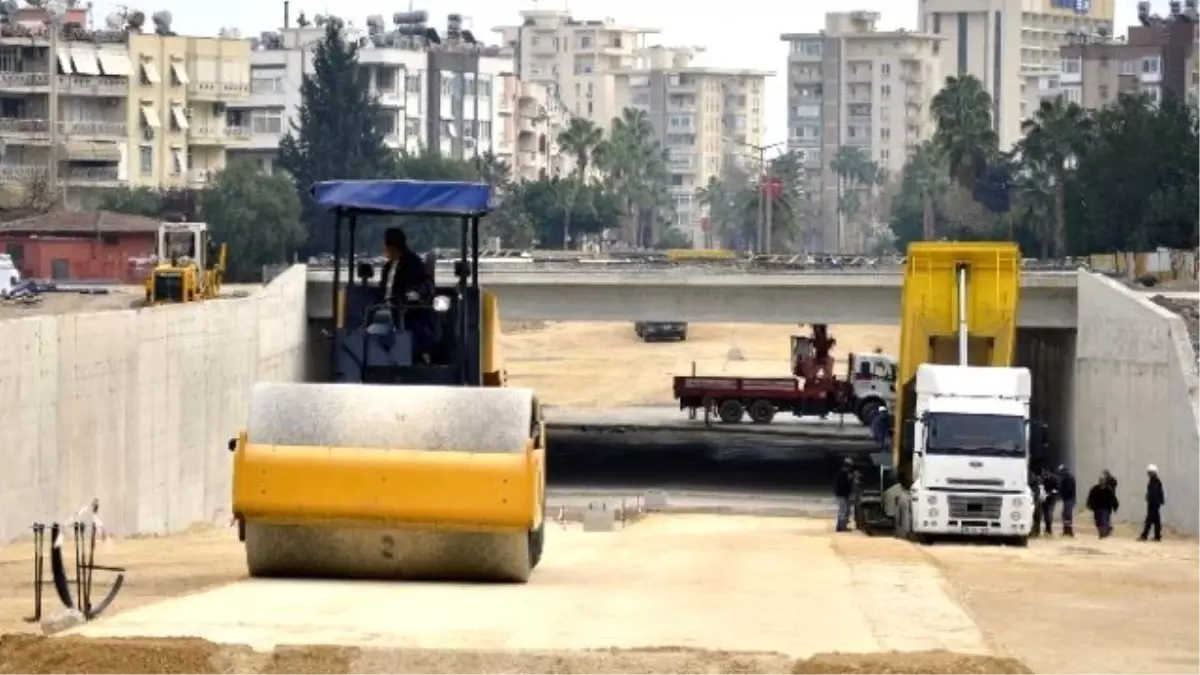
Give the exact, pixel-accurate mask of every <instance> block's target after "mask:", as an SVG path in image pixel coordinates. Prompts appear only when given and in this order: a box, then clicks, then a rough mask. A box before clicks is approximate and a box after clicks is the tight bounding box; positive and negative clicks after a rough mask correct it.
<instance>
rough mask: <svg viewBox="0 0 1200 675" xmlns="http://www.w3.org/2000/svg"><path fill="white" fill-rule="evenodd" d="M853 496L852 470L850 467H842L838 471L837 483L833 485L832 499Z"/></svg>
mask: <svg viewBox="0 0 1200 675" xmlns="http://www.w3.org/2000/svg"><path fill="white" fill-rule="evenodd" d="M852 494H854V469H853V468H851V467H842V469H841V471H838V475H837V482H836V483H834V485H833V496H834V497H847V498H849V497H850V495H852Z"/></svg>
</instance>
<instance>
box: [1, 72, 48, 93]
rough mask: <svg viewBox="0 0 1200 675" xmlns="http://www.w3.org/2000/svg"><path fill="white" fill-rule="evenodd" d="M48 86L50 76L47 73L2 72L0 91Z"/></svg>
mask: <svg viewBox="0 0 1200 675" xmlns="http://www.w3.org/2000/svg"><path fill="white" fill-rule="evenodd" d="M48 86H50V75H49V74H47V73H20V72H12V71H5V72H0V89H10V88H24V87H48Z"/></svg>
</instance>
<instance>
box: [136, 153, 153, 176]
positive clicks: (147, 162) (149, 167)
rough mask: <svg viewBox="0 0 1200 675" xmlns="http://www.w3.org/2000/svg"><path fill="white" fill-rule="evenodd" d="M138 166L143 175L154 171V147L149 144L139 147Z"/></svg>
mask: <svg viewBox="0 0 1200 675" xmlns="http://www.w3.org/2000/svg"><path fill="white" fill-rule="evenodd" d="M138 168H139V169H140V170H141V172H142V175H143V176H149V175H151V174H153V173H154V148H153V147H152V146H149V145H142V146H139V147H138Z"/></svg>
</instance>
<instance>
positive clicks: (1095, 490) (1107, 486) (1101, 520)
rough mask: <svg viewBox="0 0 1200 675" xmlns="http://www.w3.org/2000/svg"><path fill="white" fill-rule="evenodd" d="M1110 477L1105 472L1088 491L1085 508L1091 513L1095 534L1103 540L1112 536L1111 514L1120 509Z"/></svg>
mask: <svg viewBox="0 0 1200 675" xmlns="http://www.w3.org/2000/svg"><path fill="white" fill-rule="evenodd" d="M1111 478H1112V477H1111V475H1108V472H1107V471H1105V472H1104V474H1102V475H1101V476H1100V480H1097V481H1096V484H1095V485H1093V486H1092V489H1091V490H1089V491H1088V496H1087V508H1088V510H1089V511H1091V512H1092V519H1093V520H1094V521H1095V523H1096V534H1097V535H1099V536H1100V538H1101V539H1105V538H1107V537H1108V535H1110V534H1112V514H1114V513H1116V511H1117V509H1119V508H1120V507H1121V502H1119V501H1118V500H1117V492H1116V490H1114V489H1113V483H1112V480H1111Z"/></svg>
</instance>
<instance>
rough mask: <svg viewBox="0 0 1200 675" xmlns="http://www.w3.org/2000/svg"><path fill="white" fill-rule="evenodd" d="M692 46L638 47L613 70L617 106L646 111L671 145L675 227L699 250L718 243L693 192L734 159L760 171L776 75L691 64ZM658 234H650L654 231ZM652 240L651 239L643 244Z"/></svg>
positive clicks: (669, 169) (668, 147) (663, 140)
mask: <svg viewBox="0 0 1200 675" xmlns="http://www.w3.org/2000/svg"><path fill="white" fill-rule="evenodd" d="M699 51H700V50H699V49H697V48H694V47H691V48H688V47H662V46H654V47H649V48H646V49H644V50H641V51H640V52H639V54H638V61H637V63H636V66H635V67H634V68H633V69H627V70H622V71H618V72H617V75H616V80H615V83H616V87H615V92H616V97H615V101H616V106H617V108H618V109H623V108H626V107H630V108H635V109H637V110H643V111H645V112H646V114H647V117H648V118H649V121H650V124H651V126H652V127H653V128H654V133H655V136H656V139H657V140H658V142H659V143H660V144H661V145H662V146H663V148H665V149H666V151H667V172H668V180H669V183H668V188H667V189H668V191H669V192H670V195H671V201H672V204H673V206H674V208H675V219H676V220H675V225H676V227H677V229H678V230H679V231H680V232H682V233H684V234H685V235H687V236H689V237H690V238H691V239H692V244H693V246H694V247H696V248H707V247H710V246H712V245H713V244H714V242H713V241H712V237H710V236H709V234H711V233H710V231H709V228H707V227H706V225H707V223H708V222H709V221H708V220H707V215H708V214H707V211H706V209H705V208H704V207H703V206H702V205H701V204H700V203H699V201H698V200H697V198H696V192H697V191H698V190H699V189H700V188H702V187H704V186H705V185H706V184H707V183H708V181H709V179H710V178H714V177H715V178H720V177H722V176H723V175H724V173H725V169H726V167H727V166H728V165H729V164H730V163H736V164H738V165H739V166H741V167H742V168H746V169H749V168H750V167H751V166H753V167H754V168H753V171H755V172H757V170H758V169H757V162H758V159H759V154H760V153H759V149H760V148H762V145H763V133H764V129H765V124H764V112H763V111H764V108H765V99H764V94H765V91H766V78H767V77H770V76H771V75H773V74H774V73H771V72H767V71H756V70H741V69H731V68H711V67H703V66H698V65H695V64H694V58H695V56H696V54H697V53H698V52H699ZM656 234H657V233H652V232H648V233H647V235H648V236H651V238H653V236H655V235H656ZM642 243H643V244H646V243H649V244H653V243H654V242H653V241H650V242H642Z"/></svg>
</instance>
